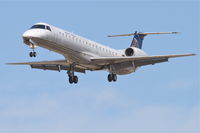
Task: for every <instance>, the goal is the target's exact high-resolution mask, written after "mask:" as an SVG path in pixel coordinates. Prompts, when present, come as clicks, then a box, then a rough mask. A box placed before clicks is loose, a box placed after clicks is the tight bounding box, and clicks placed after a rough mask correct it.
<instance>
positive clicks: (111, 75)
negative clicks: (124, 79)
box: [108, 73, 117, 82]
mask: <svg viewBox="0 0 200 133" xmlns="http://www.w3.org/2000/svg"><path fill="white" fill-rule="evenodd" d="M108 81H109V82H112V81H114V82H115V81H117V74H114V73H110V74H108Z"/></svg>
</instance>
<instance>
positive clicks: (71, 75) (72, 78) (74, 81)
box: [67, 63, 78, 84]
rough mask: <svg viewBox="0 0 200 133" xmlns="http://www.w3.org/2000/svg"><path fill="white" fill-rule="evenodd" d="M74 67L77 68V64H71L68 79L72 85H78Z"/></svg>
mask: <svg viewBox="0 0 200 133" xmlns="http://www.w3.org/2000/svg"><path fill="white" fill-rule="evenodd" d="M74 66H75V64H74V63H73V64H71V65H70V69H69V71H68V72H67V74H68V77H69V83H70V84H73V83H74V84H77V83H78V77H77V76H76V75H74Z"/></svg>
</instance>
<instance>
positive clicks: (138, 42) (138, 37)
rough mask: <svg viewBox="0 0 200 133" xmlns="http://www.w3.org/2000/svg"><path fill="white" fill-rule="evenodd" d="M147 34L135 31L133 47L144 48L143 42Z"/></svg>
mask: <svg viewBox="0 0 200 133" xmlns="http://www.w3.org/2000/svg"><path fill="white" fill-rule="evenodd" d="M145 36H146V35H144V34H141V33H137V31H136V32H135V33H134V37H133V40H132V42H131V47H136V48H139V49H142V43H143V40H144V37H145Z"/></svg>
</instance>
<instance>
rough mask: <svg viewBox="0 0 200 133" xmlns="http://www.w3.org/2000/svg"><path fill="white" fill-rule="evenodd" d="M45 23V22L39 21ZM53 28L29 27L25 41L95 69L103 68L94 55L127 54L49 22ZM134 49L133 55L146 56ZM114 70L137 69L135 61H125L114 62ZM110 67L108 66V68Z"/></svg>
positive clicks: (112, 55) (139, 50) (119, 72)
mask: <svg viewBox="0 0 200 133" xmlns="http://www.w3.org/2000/svg"><path fill="white" fill-rule="evenodd" d="M38 24H44V23H38ZM44 25H48V26H49V27H50V28H51V30H44V29H37V28H35V29H29V30H27V31H26V32H25V33H24V34H23V39H24V42H25V43H26V44H27V45H36V46H40V47H43V48H46V49H49V50H51V51H55V52H57V53H59V54H62V55H63V56H64V57H65V58H66V59H67V61H69V62H71V63H74V62H75V63H78V64H80V65H82V66H86V67H87V68H90V69H89V70H93V69H101V67H102V66H101V65H100V64H98V63H95V62H92V61H91V60H90V58H92V57H115V56H118V57H121V56H126V55H125V52H124V51H125V50H116V49H113V48H109V47H107V46H105V45H102V44H99V43H97V42H94V41H91V40H88V39H86V38H84V37H81V36H78V35H75V34H73V33H71V32H67V31H64V30H62V29H59V28H57V27H54V26H52V25H49V24H44ZM133 49H134V55H133V56H144V55H146V53H145V52H144V51H142V50H141V49H138V48H135V47H134V48H133ZM111 67H112V69H113V70H112V71H114V72H115V73H116V74H128V73H131V72H134V71H135V69H136V68H135V66H134V62H125V63H120V64H113V65H112V66H111ZM106 69H108V68H106Z"/></svg>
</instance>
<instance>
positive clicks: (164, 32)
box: [108, 32, 179, 37]
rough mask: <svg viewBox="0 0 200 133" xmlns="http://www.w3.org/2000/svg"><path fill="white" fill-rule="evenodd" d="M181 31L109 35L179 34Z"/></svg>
mask: <svg viewBox="0 0 200 133" xmlns="http://www.w3.org/2000/svg"><path fill="white" fill-rule="evenodd" d="M178 33H179V32H148V33H142V32H135V33H130V34H119V35H108V37H121V36H134V35H156V34H178Z"/></svg>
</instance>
